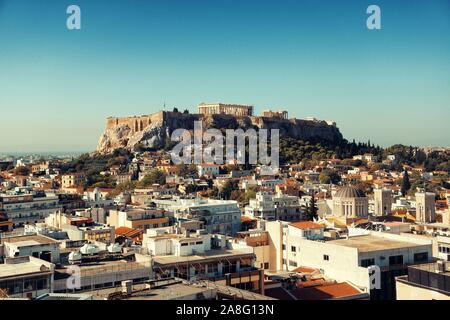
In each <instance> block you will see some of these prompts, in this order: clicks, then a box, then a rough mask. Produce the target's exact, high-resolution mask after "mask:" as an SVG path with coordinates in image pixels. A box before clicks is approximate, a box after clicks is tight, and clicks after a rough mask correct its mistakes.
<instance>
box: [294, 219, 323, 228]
mask: <svg viewBox="0 0 450 320" xmlns="http://www.w3.org/2000/svg"><path fill="white" fill-rule="evenodd" d="M289 225H290V226H293V227H295V228H298V229H302V230H309V229H323V228H324V226H322V225H321V224H318V223H314V222H311V221H299V222H292V223H290V224H289Z"/></svg>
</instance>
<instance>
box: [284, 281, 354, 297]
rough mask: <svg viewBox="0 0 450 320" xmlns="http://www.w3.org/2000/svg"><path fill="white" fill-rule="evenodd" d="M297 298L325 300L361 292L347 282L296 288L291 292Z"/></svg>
mask: <svg viewBox="0 0 450 320" xmlns="http://www.w3.org/2000/svg"><path fill="white" fill-rule="evenodd" d="M291 293H292V294H293V295H294V296H295V297H296V298H297V299H299V300H326V299H336V298H344V297H351V296H356V295H359V294H361V292H360V291H359V290H358V289H356V288H355V287H353V286H352V285H350V284H349V283H347V282H342V283H332V284H326V285H319V286H314V287H308V288H297V289H296V290H293V291H292V292H291Z"/></svg>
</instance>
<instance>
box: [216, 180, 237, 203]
mask: <svg viewBox="0 0 450 320" xmlns="http://www.w3.org/2000/svg"><path fill="white" fill-rule="evenodd" d="M236 189H238V182H237V181H235V180H227V181H226V182H225V184H224V185H223V187H222V190H220V196H221V197H222V198H223V199H225V200H229V199H230V198H231V193H232V192H233V190H236Z"/></svg>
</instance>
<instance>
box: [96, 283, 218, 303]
mask: <svg viewBox="0 0 450 320" xmlns="http://www.w3.org/2000/svg"><path fill="white" fill-rule="evenodd" d="M210 290H213V288H206V287H199V286H193V285H188V284H184V283H182V282H180V283H174V284H167V285H164V286H161V287H158V288H154V289H147V288H146V287H145V284H138V285H133V291H134V292H133V293H132V294H131V296H129V297H127V298H125V299H126V300H173V299H180V298H183V297H186V296H191V295H197V294H201V293H203V292H207V291H210ZM121 291H122V287H120V286H119V287H115V288H108V289H100V290H95V292H91V294H94V296H95V297H96V298H98V299H106V298H107V297H108V295H110V294H112V293H116V292H121Z"/></svg>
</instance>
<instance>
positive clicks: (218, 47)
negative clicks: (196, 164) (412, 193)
mask: <svg viewBox="0 0 450 320" xmlns="http://www.w3.org/2000/svg"><path fill="white" fill-rule="evenodd" d="M70 4H77V5H79V6H80V7H81V11H82V12H81V14H82V29H81V30H79V31H70V30H68V29H67V28H66V17H67V14H66V8H67V6H68V5H70ZM369 4H378V5H379V6H380V7H381V10H382V30H378V31H370V30H368V29H367V28H366V19H367V14H366V8H367V6H368V5H369ZM202 101H204V102H210V101H213V102H217V101H223V102H236V103H249V104H254V105H255V108H256V111H257V112H260V111H261V110H262V109H265V108H266V107H269V108H273V109H280V108H283V109H286V110H288V111H289V112H290V115H291V116H295V117H298V118H304V117H307V116H315V117H317V118H321V119H332V120H335V121H336V122H337V124H338V126H339V128H340V129H341V131H342V133H343V134H344V136H345V137H346V138H347V139H348V140H352V139H353V138H355V139H356V140H357V141H358V140H360V141H367V140H368V139H370V140H371V141H372V142H373V143H376V144H380V145H382V146H386V145H391V144H394V143H404V144H413V145H438V146H450V125H449V123H450V0H433V1H426V0H421V1H418V0H415V1H402V0H389V1H380V0H371V1H364V0H363V1H361V0H355V1H350V0H346V1H344V0H342V1H337V0H329V1H320V0H310V1H301V0H291V1H286V0H284V1H283V0H277V1H275V0H271V1H267V0H258V1H255V0H153V1H152V0H109V1H106V0H104V1H103V0H71V1H66V0H41V1H36V0H28V1H25V0H0V112H1V125H0V130H1V131H0V153H1V152H2V151H78V150H83V151H85V150H86V151H89V150H93V149H94V148H95V146H96V143H97V141H98V138H99V136H100V134H101V132H102V131H103V129H104V126H105V118H106V117H107V116H111V115H117V116H120V115H134V114H148V113H153V112H156V111H158V110H159V109H162V106H163V103H164V102H166V104H167V106H171V107H173V106H176V107H178V108H179V109H184V108H188V109H190V110H191V111H195V110H196V108H195V106H196V105H197V104H198V103H199V102H202Z"/></svg>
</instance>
